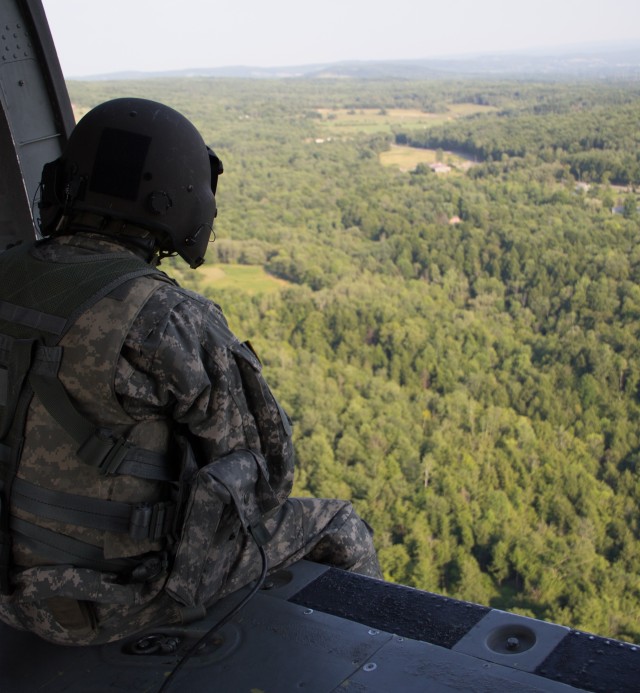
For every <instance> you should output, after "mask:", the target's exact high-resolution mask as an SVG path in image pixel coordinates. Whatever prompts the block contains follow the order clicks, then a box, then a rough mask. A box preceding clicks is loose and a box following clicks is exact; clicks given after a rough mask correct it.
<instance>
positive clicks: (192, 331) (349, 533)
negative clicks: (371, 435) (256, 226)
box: [0, 234, 380, 644]
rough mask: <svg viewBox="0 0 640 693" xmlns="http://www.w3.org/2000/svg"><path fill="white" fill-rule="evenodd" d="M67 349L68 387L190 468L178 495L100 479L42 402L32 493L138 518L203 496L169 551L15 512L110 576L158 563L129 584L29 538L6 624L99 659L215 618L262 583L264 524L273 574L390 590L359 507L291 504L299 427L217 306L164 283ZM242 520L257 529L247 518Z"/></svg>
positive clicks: (118, 426)
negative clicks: (311, 564)
mask: <svg viewBox="0 0 640 693" xmlns="http://www.w3.org/2000/svg"><path fill="white" fill-rule="evenodd" d="M122 251H123V247H122V246H120V245H119V244H116V243H111V242H110V241H107V240H106V239H105V238H104V237H99V236H93V235H91V234H75V235H73V236H63V237H61V238H59V239H55V240H50V241H48V242H47V243H44V244H42V245H39V246H38V247H37V248H36V249H35V250H34V254H35V255H36V256H37V257H39V258H40V259H42V260H45V261H47V262H55V263H63V262H64V261H65V259H66V260H69V259H73V258H78V257H87V256H93V255H96V254H101V255H105V254H109V253H114V252H117V253H122ZM131 254H132V255H133V253H131ZM61 266H62V265H61ZM61 345H62V346H63V347H64V357H63V362H62V366H61V369H60V373H59V376H58V377H59V378H60V380H61V381H62V382H63V384H64V386H65V388H66V390H67V391H68V392H69V393H70V394H71V395H72V397H73V399H74V401H75V402H76V404H77V406H78V409H79V410H81V411H82V412H83V413H84V414H85V415H86V416H87V417H89V418H91V419H92V420H93V421H94V422H95V423H97V424H98V425H100V426H108V427H110V428H112V429H113V430H116V431H120V432H125V435H126V438H127V440H128V441H129V442H131V443H134V444H135V445H138V446H141V447H144V448H146V449H149V450H155V451H158V452H163V451H164V452H166V451H171V453H172V454H176V450H175V445H174V442H173V441H174V440H175V436H176V434H177V433H179V434H180V440H181V441H183V442H182V443H181V445H182V453H183V455H182V463H181V464H175V476H174V478H175V482H176V483H167V482H162V481H153V480H148V479H140V478H135V477H132V476H128V475H112V476H104V475H100V474H99V473H97V472H96V470H95V469H94V468H91V467H87V466H86V465H83V464H82V463H79V462H78V461H77V460H76V459H75V449H74V446H73V442H72V441H70V440H69V441H65V440H64V437H63V438H60V437H58V438H56V437H55V433H54V429H56V426H57V425H56V424H55V422H53V421H52V419H51V416H50V415H49V414H48V413H47V411H46V410H45V409H44V408H43V407H42V404H41V403H40V402H39V401H38V398H37V397H34V399H33V401H32V404H31V407H30V410H29V414H28V417H27V422H26V433H25V445H24V451H23V454H22V458H21V462H20V467H19V470H18V477H19V479H20V480H21V482H22V483H25V482H26V483H27V484H29V483H31V484H37V485H38V486H39V487H44V488H48V489H52V490H56V491H61V492H63V493H76V494H77V493H81V494H82V495H83V496H87V497H89V498H94V499H101V500H109V501H118V502H122V501H124V502H128V503H142V502H145V503H157V504H160V505H162V503H163V502H164V501H165V500H168V499H169V498H170V497H175V495H176V493H178V492H184V491H185V489H186V490H187V491H188V493H189V494H190V495H189V496H188V499H187V500H185V502H184V503H182V505H181V506H180V507H182V508H183V515H181V517H180V522H179V523H177V531H176V532H175V533H174V534H173V535H169V536H168V537H166V538H163V539H155V540H152V539H142V540H134V539H132V538H130V537H129V536H127V535H123V534H121V533H115V532H108V531H107V532H105V531H102V530H99V529H92V528H90V527H83V526H77V525H75V524H73V523H69V522H64V521H61V520H56V519H51V518H42V517H38V516H34V514H33V513H29V511H28V509H27V510H25V509H24V507H20V506H19V504H15V503H12V508H11V513H12V517H13V520H12V521H13V523H14V525H15V526H16V527H19V523H20V522H26V523H32V524H34V525H36V526H38V527H40V528H43V529H46V530H49V531H51V532H54V533H57V534H61V535H65V536H67V537H71V538H73V539H75V540H78V541H82V542H85V543H87V544H89V545H92V546H94V547H100V549H101V550H102V555H103V557H104V559H105V561H106V562H107V564H108V562H109V561H113V562H114V565H116V564H117V562H118V561H127V560H131V559H132V558H133V557H140V556H141V555H144V556H145V557H148V556H151V557H152V558H153V557H160V558H159V560H156V562H155V564H154V565H155V566H156V569H154V570H152V571H151V572H150V573H149V574H145V579H139V580H133V579H129V580H123V579H122V576H121V575H119V574H118V573H117V572H116V571H113V572H112V571H109V570H108V569H105V568H102V569H95V568H93V567H92V566H88V567H78V566H77V565H73V564H69V563H67V564H62V565H60V564H56V562H55V561H51V560H50V559H47V558H43V556H42V555H39V553H38V549H37V547H36V548H34V547H33V545H32V544H31V543H30V542H29V541H28V540H24V539H23V538H22V537H21V536H20V533H19V532H18V533H17V534H16V535H15V536H14V549H13V554H14V564H15V566H16V569H15V570H14V573H13V575H12V579H13V582H14V584H15V591H14V593H13V594H12V596H11V597H9V598H3V599H2V600H0V618H2V619H3V620H4V621H6V622H8V623H10V624H11V625H14V626H15V627H18V628H24V629H27V630H30V631H33V632H35V633H37V634H39V635H40V636H42V637H44V638H46V639H48V640H51V641H54V642H58V643H64V644H97V643H102V642H109V641H113V640H117V639H120V638H122V637H125V636H128V635H130V634H132V633H135V632H137V631H140V630H142V629H144V628H147V627H151V626H158V625H160V624H167V623H181V622H186V621H188V620H193V619H197V618H199V617H202V616H203V615H204V613H205V611H206V608H207V607H209V606H211V605H212V604H213V603H214V602H215V601H217V600H218V599H220V598H221V597H222V596H224V595H226V594H228V593H230V592H232V591H234V590H236V589H238V588H240V587H242V586H243V585H245V584H247V583H249V582H250V581H252V580H254V579H255V578H256V577H257V576H258V575H259V573H260V569H261V562H260V557H259V555H258V549H257V546H256V544H255V542H254V540H253V539H252V538H251V536H249V534H248V532H247V522H249V524H250V523H251V522H253V520H255V519H256V518H258V520H257V521H258V523H259V524H260V525H261V526H263V527H265V528H266V530H267V531H268V533H269V535H270V536H271V538H270V539H269V540H268V541H267V543H266V544H265V546H264V548H265V551H266V554H267V557H268V561H269V567H270V570H272V571H273V570H277V569H279V568H282V567H284V566H286V565H289V564H291V563H293V562H294V561H296V560H298V559H300V558H303V557H306V558H308V559H311V560H316V561H319V562H322V563H326V564H330V565H332V566H336V567H339V568H344V569H347V570H353V571H356V572H360V573H363V574H366V575H370V576H374V577H380V568H379V565H378V561H377V558H376V555H375V550H374V548H373V543H372V540H371V532H370V529H369V527H368V525H366V523H365V522H364V521H362V520H361V519H360V518H359V517H358V516H357V515H356V513H355V512H354V510H353V508H352V506H351V504H350V503H348V502H344V501H339V500H324V499H312V498H300V499H298V498H289V497H288V496H289V493H290V490H291V486H292V482H293V449H292V445H291V436H290V433H291V431H290V427H289V420H288V417H287V416H286V414H285V413H284V411H283V410H282V409H281V408H280V407H279V405H278V404H277V402H276V401H275V399H274V398H273V396H272V395H271V393H270V391H269V389H268V387H267V385H266V383H265V382H264V380H263V379H262V375H261V372H260V370H261V369H260V364H259V361H258V360H257V358H256V357H255V355H254V354H253V352H252V350H251V349H250V348H249V347H248V346H247V345H246V344H241V343H240V342H239V341H238V340H237V338H236V337H235V336H234V335H233V334H232V333H231V332H230V330H229V328H228V326H227V323H226V320H225V318H224V316H223V315H222V312H221V310H220V308H219V307H218V306H217V305H215V304H214V303H212V302H210V301H208V300H206V299H204V298H203V297H201V296H199V295H197V294H195V293H192V292H189V291H186V290H184V289H181V288H179V287H177V286H176V285H175V284H174V283H172V282H170V281H169V280H167V279H166V278H163V277H162V276H160V275H158V276H155V275H154V276H149V277H141V278H137V279H134V280H132V281H129V282H128V283H126V284H124V285H123V286H122V287H120V289H119V290H117V291H116V292H114V295H112V296H107V297H106V298H103V299H101V300H100V301H99V302H98V303H97V304H96V305H95V306H94V307H92V308H91V309H90V310H89V311H86V312H85V313H83V314H82V315H81V317H80V318H79V319H78V320H77V321H76V323H75V324H74V325H73V327H72V328H71V329H70V330H69V332H68V333H67V334H66V335H65V337H64V338H63V341H62V342H61ZM107 350H111V351H112V352H113V358H110V355H109V354H108V353H105V351H107ZM58 428H59V426H58ZM58 434H59V431H58ZM185 440H186V441H188V443H189V445H187V446H185V443H184V441H185ZM52 441H56V442H55V446H54V447H55V449H52ZM185 450H186V452H185ZM175 459H176V460H177V459H178V457H177V455H176V458H175ZM225 475H226V476H225ZM231 477H233V478H232V480H231V482H230V483H227V484H226V480H228V479H230V478H231ZM179 478H181V479H182V481H183V483H182V484H180V485H179V484H178V483H177V482H178V480H179ZM186 482H188V483H186ZM225 484H226V485H225ZM234 484H235V485H234ZM229 489H231V497H230V496H229ZM236 491H237V493H236ZM225 496H226V502H225V501H224V500H221V499H224V498H225ZM240 496H241V497H240ZM12 498H13V496H12ZM230 500H233V501H234V502H232V503H230V502H229V501H230ZM234 503H235V504H234ZM243 504H244V505H246V506H247V508H246V515H245V514H243V511H241V512H240V513H239V512H238V511H237V508H238V507H240V506H242V505H243ZM247 518H249V520H247ZM252 518H253V519H252ZM165 556H166V557H167V559H168V560H165ZM146 565H147V564H145V566H146ZM145 569H146V568H145Z"/></svg>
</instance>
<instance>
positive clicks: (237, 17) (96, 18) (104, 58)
mask: <svg viewBox="0 0 640 693" xmlns="http://www.w3.org/2000/svg"><path fill="white" fill-rule="evenodd" d="M43 4H44V7H45V10H46V12H47V16H48V18H49V24H50V26H51V30H52V33H53V37H54V40H55V42H56V45H57V48H58V54H59V57H60V62H61V64H62V69H63V72H64V74H65V76H67V77H74V76H82V75H93V74H102V73H108V72H119V71H124V70H142V71H156V70H167V69H182V68H192V67H222V66H229V65H252V66H260V67H266V66H286V65H307V64H311V63H317V62H336V61H339V60H375V59H408V58H431V57H438V56H445V55H460V54H464V53H492V52H504V51H513V50H526V49H535V48H544V47H553V46H564V45H570V44H575V43H581V42H585V41H589V42H592V41H611V40H625V41H628V40H637V42H638V44H639V45H640V0H318V1H317V2H309V0H105V1H103V2H97V0H43Z"/></svg>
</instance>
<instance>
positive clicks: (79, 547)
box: [0, 246, 179, 594]
mask: <svg viewBox="0 0 640 693" xmlns="http://www.w3.org/2000/svg"><path fill="white" fill-rule="evenodd" d="M0 276H1V277H2V282H1V283H0V470H1V477H0V484H1V486H0V491H1V493H0V504H1V515H0V520H1V529H0V531H1V534H0V538H1V542H2V543H1V547H0V561H1V565H0V587H1V591H2V593H3V594H8V593H9V592H10V591H11V584H10V581H9V570H10V567H13V571H14V572H15V571H17V572H20V570H22V569H28V568H31V567H33V566H38V565H65V564H70V565H73V566H75V567H79V568H91V569H94V570H100V571H107V572H110V573H117V574H120V575H129V576H135V575H136V571H137V572H138V573H139V574H140V575H141V576H143V575H144V574H145V571H148V569H149V567H150V566H154V565H156V566H157V563H158V556H159V554H158V552H159V551H161V550H162V549H163V548H164V544H165V543H166V538H167V535H168V533H169V531H170V529H171V524H172V520H173V511H174V507H175V504H174V502H173V501H172V499H171V498H170V490H171V489H170V486H169V484H167V483H166V482H169V481H175V480H176V479H177V478H178V476H179V469H176V464H175V463H173V464H172V461H171V458H170V456H169V455H168V451H169V429H168V425H167V423H166V422H164V421H162V420H157V421H149V422H143V423H138V422H136V421H134V420H133V419H132V418H130V417H129V416H128V415H127V414H126V412H125V411H124V410H123V409H122V408H121V406H120V405H119V402H118V400H117V398H116V395H115V392H114V389H113V381H114V373H115V368H116V362H117V359H118V357H119V354H120V351H121V347H122V345H123V343H124V340H125V337H126V336H127V334H128V332H129V330H130V328H131V325H132V323H133V321H134V320H135V318H136V316H137V315H138V313H139V311H140V309H141V308H142V306H143V305H144V303H146V301H147V300H148V299H149V297H150V296H151V294H152V293H153V292H154V291H155V290H156V289H157V288H159V287H160V286H161V283H160V282H163V281H169V280H168V278H166V277H165V275H163V274H162V273H161V272H159V271H158V270H156V269H154V268H152V267H150V266H149V265H148V264H146V263H144V262H143V261H141V260H139V259H137V258H135V257H134V256H132V255H131V254H130V253H110V254H95V255H84V256H78V257H76V258H74V260H73V261H66V262H65V261H61V262H55V263H54V262H43V261H41V260H38V259H36V258H35V257H33V256H32V254H31V252H30V247H29V246H20V247H18V248H15V249H12V250H10V251H6V252H5V253H3V254H2V255H0ZM132 280H136V281H132ZM89 309H90V310H89Z"/></svg>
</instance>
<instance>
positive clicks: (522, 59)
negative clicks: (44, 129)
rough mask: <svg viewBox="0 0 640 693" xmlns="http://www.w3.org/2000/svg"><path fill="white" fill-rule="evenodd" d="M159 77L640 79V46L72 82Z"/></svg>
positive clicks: (139, 75) (136, 75)
mask: <svg viewBox="0 0 640 693" xmlns="http://www.w3.org/2000/svg"><path fill="white" fill-rule="evenodd" d="M158 77H236V78H251V79H282V78H296V79H340V78H342V79H438V78H451V77H467V78H468V77H479V78H486V77H520V78H528V79H550V80H562V79H567V78H570V79H576V78H577V79H612V78H613V79H640V40H638V41H634V42H625V43H615V44H611V43H604V44H581V45H578V46H567V47H563V48H556V49H553V50H551V49H539V50H530V51H527V52H523V53H493V54H492V53H489V52H487V53H482V54H477V55H464V56H455V55H452V56H450V57H447V58H426V59H423V60H384V61H377V60H370V61H366V60H364V61H342V62H336V63H317V64H312V65H290V66H282V67H255V66H254V67H252V66H243V65H235V66H227V67H212V68H193V69H184V70H169V71H162V72H115V73H110V74H103V75H87V76H83V77H73V78H71V79H84V80H90V81H94V80H129V79H148V78H158Z"/></svg>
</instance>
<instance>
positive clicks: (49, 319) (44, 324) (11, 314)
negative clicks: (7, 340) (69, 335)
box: [0, 300, 67, 334]
mask: <svg viewBox="0 0 640 693" xmlns="http://www.w3.org/2000/svg"><path fill="white" fill-rule="evenodd" d="M0 320H6V321H7V322H10V323H17V324H18V325H24V326H25V327H30V328H32V329H34V330H39V331H41V332H48V333H51V334H60V333H61V332H62V330H64V327H65V325H66V324H67V319H66V318H61V317H58V316H57V315H51V314H50V313H44V312H42V311H41V310H35V309H33V308H25V307H24V306H18V305H16V304H15V303H10V302H9V301H3V300H0Z"/></svg>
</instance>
